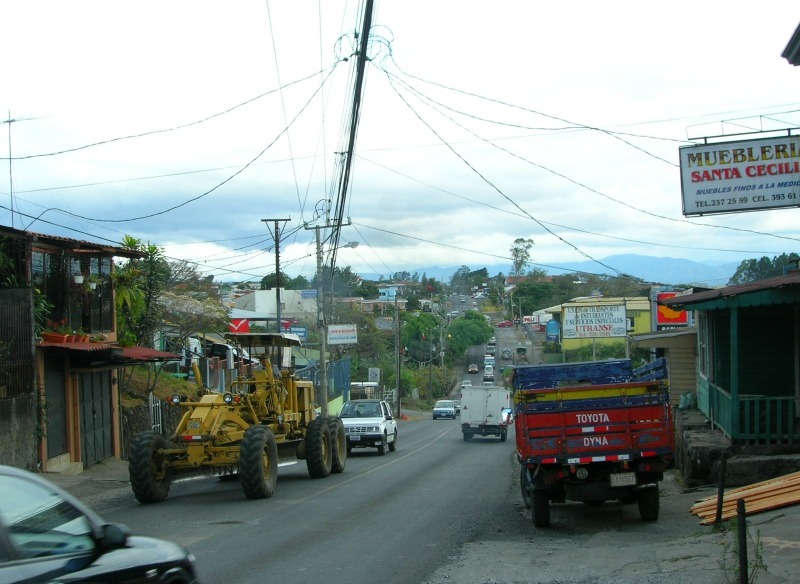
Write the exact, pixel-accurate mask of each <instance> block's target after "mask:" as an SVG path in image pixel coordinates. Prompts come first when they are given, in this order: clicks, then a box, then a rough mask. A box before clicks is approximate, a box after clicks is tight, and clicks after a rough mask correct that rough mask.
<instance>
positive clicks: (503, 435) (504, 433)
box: [500, 430, 508, 442]
mask: <svg viewBox="0 0 800 584" xmlns="http://www.w3.org/2000/svg"><path fill="white" fill-rule="evenodd" d="M507 438H508V430H503V431H502V432H500V442H505V441H506V439H507Z"/></svg>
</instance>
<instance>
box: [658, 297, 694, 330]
mask: <svg viewBox="0 0 800 584" xmlns="http://www.w3.org/2000/svg"><path fill="white" fill-rule="evenodd" d="M676 295H677V292H660V293H659V294H658V295H657V296H656V298H657V302H659V303H660V302H661V301H662V300H666V299H667V298H674V297H675V296H676ZM679 324H689V313H688V312H687V311H685V310H675V309H674V308H670V307H669V306H661V304H658V310H657V311H656V325H658V326H674V325H679Z"/></svg>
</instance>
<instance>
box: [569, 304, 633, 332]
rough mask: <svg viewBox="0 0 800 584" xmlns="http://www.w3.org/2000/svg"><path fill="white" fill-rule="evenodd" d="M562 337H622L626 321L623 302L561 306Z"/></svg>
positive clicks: (625, 330) (625, 328) (625, 329)
mask: <svg viewBox="0 0 800 584" xmlns="http://www.w3.org/2000/svg"><path fill="white" fill-rule="evenodd" d="M562 321H563V325H562V326H563V328H562V330H561V338H563V339H598V338H608V337H624V336H626V335H627V333H628V330H627V329H628V322H627V318H626V314H625V305H624V304H596V305H594V306H564V307H562Z"/></svg>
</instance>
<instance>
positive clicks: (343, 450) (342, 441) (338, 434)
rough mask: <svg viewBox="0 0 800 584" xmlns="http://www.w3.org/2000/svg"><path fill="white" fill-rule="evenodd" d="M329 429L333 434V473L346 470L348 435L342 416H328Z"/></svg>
mask: <svg viewBox="0 0 800 584" xmlns="http://www.w3.org/2000/svg"><path fill="white" fill-rule="evenodd" d="M328 430H329V431H330V434H331V451H332V453H333V462H332V464H331V472H332V473H333V474H337V473H340V472H344V467H345V464H346V463H347V436H345V433H344V424H342V420H341V418H328Z"/></svg>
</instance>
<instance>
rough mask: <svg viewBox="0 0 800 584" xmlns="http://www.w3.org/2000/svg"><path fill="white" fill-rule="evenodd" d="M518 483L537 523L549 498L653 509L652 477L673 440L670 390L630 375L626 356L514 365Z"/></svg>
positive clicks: (546, 516) (649, 512)
mask: <svg viewBox="0 0 800 584" xmlns="http://www.w3.org/2000/svg"><path fill="white" fill-rule="evenodd" d="M511 383H512V387H513V389H514V392H515V394H514V424H515V431H516V450H517V458H518V460H519V463H520V488H521V491H522V498H523V501H524V502H525V505H526V507H528V508H529V509H530V508H532V516H533V523H534V525H535V526H536V527H547V526H549V525H550V503H551V502H558V503H561V502H565V501H580V502H583V503H586V504H587V505H590V506H594V505H601V504H602V503H603V502H604V501H611V500H621V501H622V502H628V503H632V502H634V501H635V502H637V503H638V507H639V514H640V516H641V518H642V519H643V520H644V521H656V520H657V519H658V513H659V494H658V482H659V481H660V480H662V479H663V476H664V471H665V470H666V468H667V466H668V465H669V464H670V462H671V459H672V454H673V447H674V436H673V433H674V430H673V422H672V412H671V409H670V405H669V392H668V389H667V387H666V385H665V384H664V383H662V382H661V381H657V380H642V379H635V377H634V372H633V369H632V367H631V362H630V360H629V359H618V360H608V361H591V362H583V363H560V364H554V365H527V366H518V367H514V370H513V375H512V381H511Z"/></svg>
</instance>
